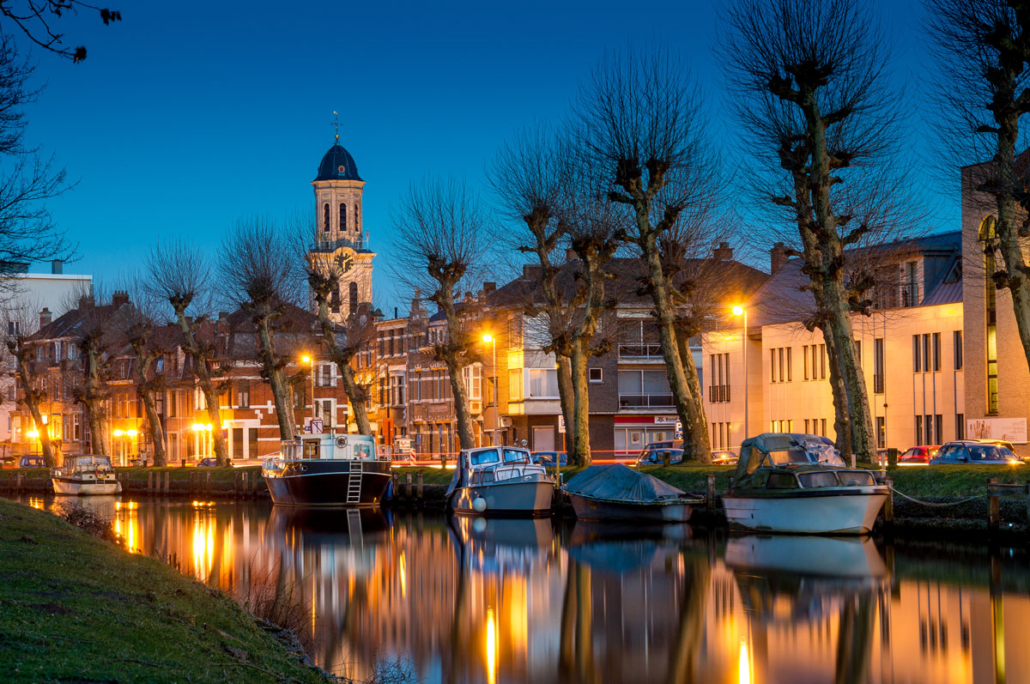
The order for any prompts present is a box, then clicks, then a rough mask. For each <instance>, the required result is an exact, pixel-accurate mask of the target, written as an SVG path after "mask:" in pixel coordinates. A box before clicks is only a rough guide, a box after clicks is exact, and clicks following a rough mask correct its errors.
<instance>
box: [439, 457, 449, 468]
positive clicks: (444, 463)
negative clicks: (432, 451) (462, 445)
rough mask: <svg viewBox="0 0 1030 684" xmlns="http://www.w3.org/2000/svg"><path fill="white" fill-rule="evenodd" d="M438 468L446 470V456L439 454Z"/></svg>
mask: <svg viewBox="0 0 1030 684" xmlns="http://www.w3.org/2000/svg"><path fill="white" fill-rule="evenodd" d="M440 467H441V468H447V454H440Z"/></svg>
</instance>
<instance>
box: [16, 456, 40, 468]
mask: <svg viewBox="0 0 1030 684" xmlns="http://www.w3.org/2000/svg"><path fill="white" fill-rule="evenodd" d="M18 467H19V468H46V461H44V460H43V457H42V456H22V457H21V460H20V461H18Z"/></svg>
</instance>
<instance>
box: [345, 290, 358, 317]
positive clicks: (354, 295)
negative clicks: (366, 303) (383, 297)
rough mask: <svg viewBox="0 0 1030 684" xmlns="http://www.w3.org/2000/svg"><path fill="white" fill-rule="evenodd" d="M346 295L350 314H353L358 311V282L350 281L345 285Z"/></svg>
mask: <svg viewBox="0 0 1030 684" xmlns="http://www.w3.org/2000/svg"><path fill="white" fill-rule="evenodd" d="M347 296H348V299H349V300H350V314H351V315H352V316H353V315H354V314H355V313H357V311H358V284H357V283H351V284H350V285H348V286H347Z"/></svg>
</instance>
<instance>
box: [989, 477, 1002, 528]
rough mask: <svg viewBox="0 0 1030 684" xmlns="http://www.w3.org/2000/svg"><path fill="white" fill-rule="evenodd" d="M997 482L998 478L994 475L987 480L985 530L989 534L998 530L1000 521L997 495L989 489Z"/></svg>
mask: <svg viewBox="0 0 1030 684" xmlns="http://www.w3.org/2000/svg"><path fill="white" fill-rule="evenodd" d="M997 483H998V478H996V477H992V478H991V479H989V480H987V530H988V532H990V533H991V534H994V533H995V532H997V531H998V525H999V523H1000V522H1001V506H1000V504H999V501H998V495H997V494H995V493H994V492H992V491H991V485H992V484H997Z"/></svg>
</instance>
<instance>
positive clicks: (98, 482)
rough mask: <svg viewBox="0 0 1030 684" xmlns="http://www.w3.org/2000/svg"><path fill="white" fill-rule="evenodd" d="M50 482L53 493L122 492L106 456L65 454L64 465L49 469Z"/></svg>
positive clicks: (109, 460) (110, 493) (83, 494)
mask: <svg viewBox="0 0 1030 684" xmlns="http://www.w3.org/2000/svg"><path fill="white" fill-rule="evenodd" d="M50 482H51V484H52V485H53V487H54V493H55V494H63V495H68V496H93V495H101V496H110V495H112V494H121V492H122V484H121V483H120V482H119V481H118V478H117V477H116V476H115V472H114V468H112V467H111V459H109V458H108V457H106V456H92V455H85V456H65V457H64V465H62V466H60V467H58V468H54V469H53V470H52V471H51V473H50Z"/></svg>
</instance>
